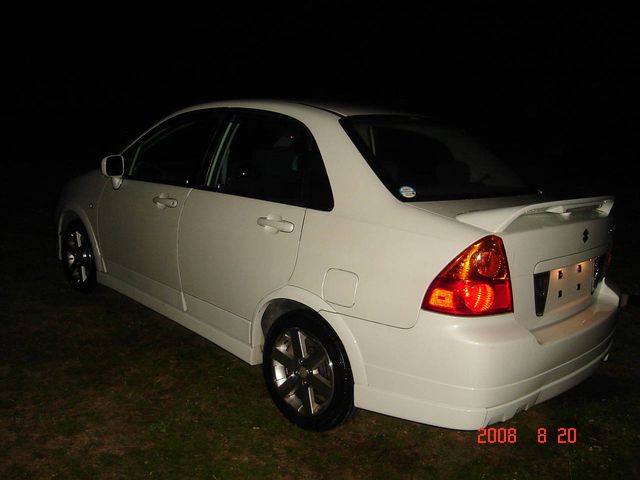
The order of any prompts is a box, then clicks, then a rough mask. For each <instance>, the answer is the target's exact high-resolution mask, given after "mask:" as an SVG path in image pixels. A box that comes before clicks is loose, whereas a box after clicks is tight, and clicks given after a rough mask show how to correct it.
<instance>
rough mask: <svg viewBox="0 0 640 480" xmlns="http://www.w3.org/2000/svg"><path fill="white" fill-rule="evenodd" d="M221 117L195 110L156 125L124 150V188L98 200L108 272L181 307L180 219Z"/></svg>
mask: <svg viewBox="0 0 640 480" xmlns="http://www.w3.org/2000/svg"><path fill="white" fill-rule="evenodd" d="M222 115H223V114H222V112H221V111H198V112H191V113H187V114H182V115H179V116H177V117H173V118H172V119H169V120H168V121H166V122H163V123H162V124H160V125H158V126H156V127H154V128H153V129H152V130H150V131H149V132H148V133H147V134H145V135H144V136H143V137H142V138H141V139H139V140H138V141H137V142H136V143H134V144H133V145H132V146H131V147H130V148H128V149H127V151H126V152H125V154H124V156H125V160H126V166H125V175H124V181H123V182H122V185H121V186H120V188H118V189H114V188H111V187H107V188H105V190H104V192H103V194H102V197H101V199H100V204H99V210H98V228H99V236H100V243H101V246H102V249H103V255H104V258H105V263H106V267H107V272H108V273H109V275H112V276H114V277H116V278H118V279H120V280H123V281H124V282H126V283H128V284H130V285H132V286H134V287H135V288H137V289H139V290H142V291H143V292H145V293H148V294H149V295H152V296H153V297H155V298H158V299H160V300H161V301H163V302H165V303H168V304H170V305H172V306H174V307H176V308H180V309H182V308H183V305H182V299H181V293H180V277H179V272H178V257H177V245H176V241H177V235H178V220H179V218H180V214H181V212H182V209H183V207H184V205H185V201H186V199H187V197H188V195H189V192H190V191H191V185H192V183H193V179H194V178H195V176H196V175H197V173H198V172H199V170H200V169H201V168H202V164H203V161H204V159H205V155H206V152H207V150H208V148H209V146H210V144H211V143H212V139H213V136H214V134H215V132H216V129H217V127H218V125H219V124H220V122H221V119H222Z"/></svg>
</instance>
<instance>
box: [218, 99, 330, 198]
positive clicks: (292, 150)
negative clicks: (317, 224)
mask: <svg viewBox="0 0 640 480" xmlns="http://www.w3.org/2000/svg"><path fill="white" fill-rule="evenodd" d="M205 186H206V187H207V188H210V189H213V190H216V191H219V192H223V193H229V194H233V195H240V196H244V197H251V198H258V199H262V200H268V201H272V202H279V203H287V204H291V205H298V206H303V207H308V208H314V209H317V210H325V211H329V210H331V209H333V195H332V193H331V187H330V185H329V179H328V178H327V173H326V170H325V168H324V163H323V161H322V158H321V156H320V152H319V150H318V146H317V145H316V142H315V140H314V139H313V136H312V135H311V133H310V132H309V130H308V129H307V128H306V127H305V126H304V125H303V124H302V123H300V122H298V121H297V120H294V119H292V118H290V117H286V116H284V115H278V114H261V113H257V112H255V113H254V112H242V113H236V114H235V115H234V116H233V117H232V119H231V121H230V122H229V124H228V125H227V127H226V131H225V133H224V134H223V140H222V143H221V145H220V148H219V149H218V152H217V153H216V157H215V162H214V167H213V168H212V170H211V171H210V172H209V173H208V175H207V179H206V184H205Z"/></svg>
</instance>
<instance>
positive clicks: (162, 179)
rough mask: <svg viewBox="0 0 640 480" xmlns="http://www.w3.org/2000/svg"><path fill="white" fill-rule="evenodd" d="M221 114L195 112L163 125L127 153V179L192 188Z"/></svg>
mask: <svg viewBox="0 0 640 480" xmlns="http://www.w3.org/2000/svg"><path fill="white" fill-rule="evenodd" d="M220 120H221V114H219V113H212V112H193V113H188V114H185V115H181V116H179V117H176V118H173V119H170V120H168V121H167V122H165V123H163V124H161V125H159V126H158V127H156V128H155V129H153V130H152V131H151V132H149V133H148V134H147V135H145V137H144V138H143V139H142V140H141V141H140V142H138V143H137V144H136V145H134V146H133V147H132V148H130V149H129V151H128V152H127V153H126V154H125V157H128V158H127V160H128V169H127V171H126V177H127V178H132V179H134V180H142V181H145V182H153V183H166V184H171V185H181V186H189V185H190V184H192V183H193V180H194V178H195V176H196V175H197V173H198V171H199V169H200V167H201V165H202V161H203V159H204V157H205V154H206V153H207V151H208V149H209V147H210V144H211V141H212V139H213V136H214V134H215V131H216V128H217V127H218V125H219V124H220Z"/></svg>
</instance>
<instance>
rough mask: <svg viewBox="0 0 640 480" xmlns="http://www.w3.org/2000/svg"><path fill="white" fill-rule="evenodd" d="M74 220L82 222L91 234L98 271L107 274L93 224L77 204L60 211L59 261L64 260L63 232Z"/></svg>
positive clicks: (65, 206)
mask: <svg viewBox="0 0 640 480" xmlns="http://www.w3.org/2000/svg"><path fill="white" fill-rule="evenodd" d="M74 219H78V220H80V221H81V222H82V224H83V225H84V228H85V229H86V230H87V233H88V234H89V241H90V242H91V249H92V250H93V256H94V257H95V260H96V269H97V270H98V271H100V272H105V271H106V268H105V265H104V261H103V258H102V252H101V251H100V246H99V245H98V237H97V236H96V233H95V230H94V228H93V224H92V223H91V221H90V220H89V216H88V215H87V213H86V212H85V211H84V209H83V208H82V207H81V206H80V205H78V204H77V203H75V202H68V203H66V204H65V205H64V206H63V207H62V208H61V209H60V215H59V216H58V260H62V241H61V240H62V232H63V231H64V228H65V227H66V226H67V224H68V223H69V222H71V221H73V220H74Z"/></svg>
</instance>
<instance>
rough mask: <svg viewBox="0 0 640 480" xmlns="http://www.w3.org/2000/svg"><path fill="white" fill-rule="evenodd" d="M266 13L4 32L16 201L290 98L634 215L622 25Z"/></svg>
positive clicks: (594, 11) (22, 18)
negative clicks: (147, 135)
mask: <svg viewBox="0 0 640 480" xmlns="http://www.w3.org/2000/svg"><path fill="white" fill-rule="evenodd" d="M269 3H270V6H267V7H264V6H263V7H261V9H260V10H256V7H255V5H253V4H252V3H249V2H246V3H243V4H239V5H237V7H235V8H233V9H225V10H220V7H219V6H218V5H217V4H215V3H212V4H210V5H208V8H206V9H202V10H195V9H193V10H186V9H181V10H180V11H179V12H176V11H173V10H165V11H159V10H158V6H157V5H156V6H154V7H153V9H152V8H151V7H149V9H148V10H146V11H144V10H141V11H139V12H135V13H134V12H133V11H132V10H119V11H116V10H115V9H113V7H111V6H109V7H103V8H102V9H101V8H96V9H91V10H88V9H86V10H83V9H80V8H78V7H74V8H69V9H68V10H67V11H64V10H59V9H56V10H52V11H42V10H38V15H37V16H34V12H22V13H16V14H15V16H13V17H12V16H11V15H9V16H7V17H6V19H5V27H6V28H5V29H4V30H3V32H4V33H3V34H2V44H3V50H4V52H5V55H4V59H3V62H4V67H5V68H3V70H4V73H3V74H2V80H1V84H2V92H3V97H4V101H3V102H2V103H1V111H2V121H3V124H4V125H5V126H4V127H3V130H4V133H5V135H6V139H5V140H6V141H5V150H4V155H3V156H4V161H3V169H4V171H5V172H10V173H13V174H15V175H18V176H19V178H24V177H26V178H28V181H26V182H24V181H21V182H20V184H21V188H25V185H27V186H28V187H27V188H30V189H33V190H34V192H35V193H36V195H35V196H34V197H33V198H38V197H39V194H38V192H42V193H43V194H46V195H47V197H49V198H50V196H55V195H56V194H57V191H58V190H59V188H60V186H61V184H62V183H63V182H64V180H66V179H67V178H69V177H71V176H73V175H75V174H77V173H80V172H83V171H86V170H89V169H91V168H95V167H96V166H97V165H98V163H99V160H100V158H101V157H102V156H104V155H106V154H109V153H114V152H117V151H119V150H120V149H121V148H122V147H123V146H124V145H125V144H126V143H128V142H129V141H130V140H131V139H132V138H133V137H135V136H136V135H138V134H139V133H140V132H141V131H142V130H144V129H146V128H147V127H148V126H149V125H150V124H151V123H153V122H155V121H156V120H158V119H160V118H161V117H163V116H164V115H167V114H169V113H171V112H172V111H175V110H177V109H179V108H182V107H184V106H187V105H190V104H194V103H199V102H205V101H212V100H219V99H227V98H287V97H291V98H302V99H311V100H312V99H320V100H322V99H326V100H334V101H340V102H355V103H366V104H375V105H382V106H391V107H399V108H406V109H409V110H412V111H417V112H422V113H427V114H430V115H434V116H437V117H442V118H444V119H446V120H450V121H453V122H455V123H457V124H460V125H461V126H463V127H466V128H467V129H468V130H470V131H471V132H472V133H474V134H475V135H477V136H479V137H481V138H482V139H484V140H485V141H486V142H487V143H488V144H489V145H490V146H491V147H493V148H494V149H495V150H497V152H498V153H499V154H500V155H501V156H502V157H503V158H505V159H506V160H508V161H509V162H511V163H512V164H514V165H517V166H519V167H520V168H521V169H522V170H523V171H524V172H525V173H526V174H527V175H528V176H530V178H531V179H533V180H534V182H535V183H537V184H538V185H539V186H540V187H541V188H542V189H543V190H548V191H560V192H561V193H562V192H565V191H569V190H571V191H578V192H580V193H582V192H584V191H588V192H589V193H613V194H616V195H617V197H618V204H619V206H625V205H626V206H632V205H636V204H638V203H640V201H639V200H638V198H639V197H638V193H637V189H636V186H635V178H636V170H637V167H636V165H637V155H636V148H635V147H636V145H635V139H636V131H635V130H636V128H637V124H638V117H639V113H638V111H637V108H636V105H635V103H636V102H635V98H634V96H635V90H636V85H638V81H639V80H640V78H639V77H640V73H639V66H638V65H639V63H638V61H639V60H640V57H639V55H638V50H637V45H638V42H637V41H636V36H635V31H636V30H637V29H638V20H637V17H636V16H634V15H632V14H631V12H630V11H625V10H620V9H616V8H619V7H612V6H610V5H606V6H601V7H588V8H587V7H585V5H581V6H571V5H554V6H553V8H549V7H548V6H544V5H541V4H536V5H535V6H532V7H530V8H525V7H522V6H521V5H519V6H517V7H505V6H502V7H499V8H498V7H489V6H481V7H478V6H476V7H475V8H473V9H468V7H465V6H462V5H457V4H454V3H447V4H446V5H448V6H447V7H443V6H437V7H436V6H430V5H416V4H415V3H407V4H403V3H401V2H384V3H382V4H380V5H376V4H375V3H372V2H369V3H367V4H362V5H361V6H360V8H355V7H354V6H353V5H351V7H350V9H347V8H346V7H344V6H343V3H342V2H319V1H310V0H306V1H299V2H292V3H287V2H284V3H283V2H269ZM344 3H346V2H344ZM11 183H13V182H11ZM9 190H10V185H5V189H4V192H3V196H6V195H9V193H8V191H9ZM34 201H37V200H34ZM618 208H620V207H618ZM634 208H635V207H634Z"/></svg>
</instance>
